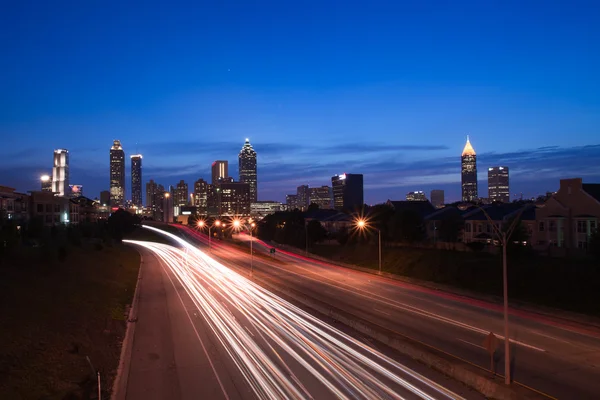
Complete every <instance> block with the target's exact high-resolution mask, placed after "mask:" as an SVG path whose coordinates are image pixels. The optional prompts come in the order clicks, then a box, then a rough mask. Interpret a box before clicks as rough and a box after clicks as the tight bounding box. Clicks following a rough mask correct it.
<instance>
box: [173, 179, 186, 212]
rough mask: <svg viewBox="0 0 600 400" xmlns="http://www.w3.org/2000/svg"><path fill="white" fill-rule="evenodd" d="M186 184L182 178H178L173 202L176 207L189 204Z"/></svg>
mask: <svg viewBox="0 0 600 400" xmlns="http://www.w3.org/2000/svg"><path fill="white" fill-rule="evenodd" d="M188 193H189V192H188V185H187V183H185V182H184V180H183V179H182V180H180V181H179V183H178V184H177V187H176V189H175V200H174V202H175V203H174V204H175V206H177V207H182V206H187V205H188V204H189V194H188Z"/></svg>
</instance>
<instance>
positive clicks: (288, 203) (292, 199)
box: [285, 194, 300, 211]
mask: <svg viewBox="0 0 600 400" xmlns="http://www.w3.org/2000/svg"><path fill="white" fill-rule="evenodd" d="M285 208H286V210H288V211H294V210H295V209H297V208H298V209H299V208H300V207H298V195H297V194H286V195H285Z"/></svg>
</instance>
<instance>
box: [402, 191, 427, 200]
mask: <svg viewBox="0 0 600 400" xmlns="http://www.w3.org/2000/svg"><path fill="white" fill-rule="evenodd" d="M406 200H407V201H427V197H425V193H424V192H423V191H422V190H417V191H415V192H408V193H407V194H406Z"/></svg>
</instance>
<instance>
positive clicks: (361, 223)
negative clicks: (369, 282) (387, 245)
mask: <svg viewBox="0 0 600 400" xmlns="http://www.w3.org/2000/svg"><path fill="white" fill-rule="evenodd" d="M355 223H356V227H357V228H358V229H360V230H361V231H362V230H364V229H368V228H369V224H368V223H367V220H366V219H364V218H359V219H357V220H356V222H355ZM377 236H378V237H379V275H381V229H379V228H377Z"/></svg>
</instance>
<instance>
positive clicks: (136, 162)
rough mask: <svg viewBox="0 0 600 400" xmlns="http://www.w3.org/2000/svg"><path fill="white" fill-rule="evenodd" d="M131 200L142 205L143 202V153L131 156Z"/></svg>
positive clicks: (137, 204) (138, 205)
mask: <svg viewBox="0 0 600 400" xmlns="http://www.w3.org/2000/svg"><path fill="white" fill-rule="evenodd" d="M131 202H132V203H133V205H134V206H137V207H141V206H142V205H143V203H142V155H141V154H135V155H133V156H131Z"/></svg>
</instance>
